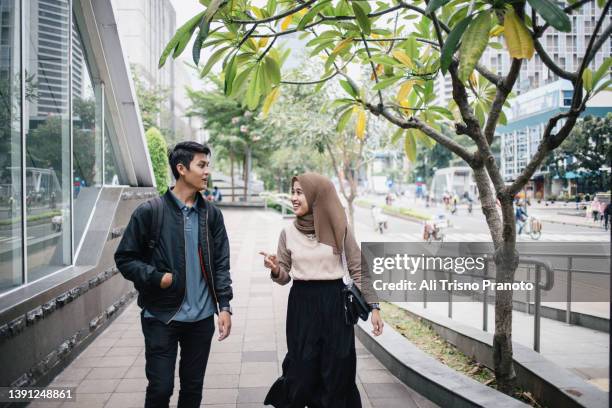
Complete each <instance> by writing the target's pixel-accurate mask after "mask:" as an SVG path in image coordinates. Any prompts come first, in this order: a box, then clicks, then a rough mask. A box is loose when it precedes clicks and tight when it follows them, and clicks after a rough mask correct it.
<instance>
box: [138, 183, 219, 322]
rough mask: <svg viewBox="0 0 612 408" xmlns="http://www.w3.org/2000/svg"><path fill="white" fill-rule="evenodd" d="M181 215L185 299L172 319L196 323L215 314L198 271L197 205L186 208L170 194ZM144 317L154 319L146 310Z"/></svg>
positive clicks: (208, 293)
mask: <svg viewBox="0 0 612 408" xmlns="http://www.w3.org/2000/svg"><path fill="white" fill-rule="evenodd" d="M172 197H173V198H174V199H175V200H176V204H177V205H178V206H179V208H180V209H181V211H182V213H183V223H184V225H185V271H186V275H187V280H186V282H185V298H184V299H183V303H182V304H181V308H180V309H179V311H178V312H177V314H176V315H175V316H174V317H173V318H172V320H176V321H179V322H197V321H199V320H202V319H206V318H207V317H210V316H212V315H213V314H214V313H215V306H214V303H213V299H212V297H211V296H210V291H209V290H208V285H207V283H206V280H205V279H204V276H203V275H202V271H201V269H200V258H199V254H198V238H199V237H198V225H199V218H200V217H199V215H198V211H197V208H196V207H195V206H196V205H197V204H194V206H193V207H188V206H186V205H185V203H183V202H182V201H181V200H179V199H178V197H177V196H175V195H174V193H173V194H172ZM144 317H155V316H153V315H152V314H151V313H149V312H148V311H147V310H146V309H145V311H144Z"/></svg>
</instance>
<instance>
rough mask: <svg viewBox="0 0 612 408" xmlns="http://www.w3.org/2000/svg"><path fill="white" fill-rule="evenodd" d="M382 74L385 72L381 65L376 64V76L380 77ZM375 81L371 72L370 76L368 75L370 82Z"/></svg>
mask: <svg viewBox="0 0 612 408" xmlns="http://www.w3.org/2000/svg"><path fill="white" fill-rule="evenodd" d="M384 72H385V68H384V67H383V66H382V65H380V64H377V65H376V75H378V76H381V75H382V74H383V73H384ZM375 79H376V77H375V76H374V72H372V75H370V80H372V81H374V80H375Z"/></svg>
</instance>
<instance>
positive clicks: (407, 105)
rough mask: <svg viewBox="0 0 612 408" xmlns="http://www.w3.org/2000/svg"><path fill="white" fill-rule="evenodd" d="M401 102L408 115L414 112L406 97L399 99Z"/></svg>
mask: <svg viewBox="0 0 612 408" xmlns="http://www.w3.org/2000/svg"><path fill="white" fill-rule="evenodd" d="M399 104H400V106H401V107H402V108H404V110H403V112H404V113H405V114H406V115H410V114H411V113H412V109H409V108H410V107H411V106H410V104H409V103H408V101H407V100H406V99H404V100H402V101H399Z"/></svg>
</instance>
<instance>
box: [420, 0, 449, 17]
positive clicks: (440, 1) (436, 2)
mask: <svg viewBox="0 0 612 408" xmlns="http://www.w3.org/2000/svg"><path fill="white" fill-rule="evenodd" d="M449 1H450V0H431V1H430V2H429V4H428V5H427V8H426V9H425V14H431V13H434V12H435V11H436V10H437V9H439V8H440V7H442V6H443V5H445V4H446V3H448V2H449Z"/></svg>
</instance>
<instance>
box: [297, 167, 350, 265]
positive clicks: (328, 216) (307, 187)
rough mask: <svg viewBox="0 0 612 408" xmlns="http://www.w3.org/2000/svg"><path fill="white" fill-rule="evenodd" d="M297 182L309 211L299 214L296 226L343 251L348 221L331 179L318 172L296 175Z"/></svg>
mask: <svg viewBox="0 0 612 408" xmlns="http://www.w3.org/2000/svg"><path fill="white" fill-rule="evenodd" d="M296 180H297V181H298V182H299V183H300V185H301V186H302V191H304V195H305V196H306V201H307V202H308V213H307V214H305V215H303V216H301V217H296V220H295V222H294V224H295V227H296V228H297V229H298V230H299V231H301V232H303V233H304V234H313V233H314V234H315V236H316V237H317V241H319V242H321V243H323V244H326V245H329V246H331V247H332V248H333V249H334V254H340V253H342V250H343V249H344V248H343V247H344V245H343V240H344V235H345V233H346V227H347V221H346V214H345V212H344V208H343V207H342V204H341V203H340V198H339V197H338V194H337V193H336V189H335V188H334V185H333V183H332V182H331V180H330V179H328V178H327V177H325V176H322V175H320V174H318V173H304V174H302V175H299V176H295V177H293V179H292V180H291V186H292V187H293V183H294V182H295V181H296Z"/></svg>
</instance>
